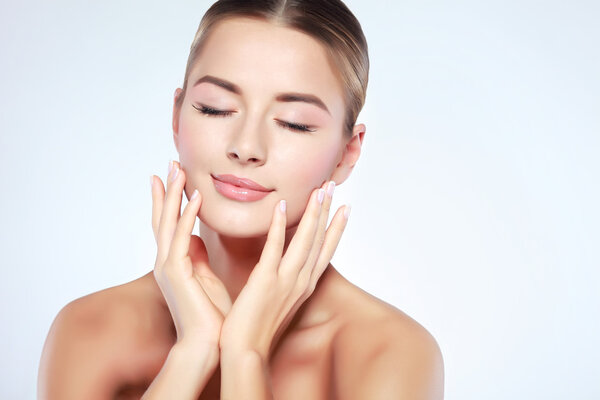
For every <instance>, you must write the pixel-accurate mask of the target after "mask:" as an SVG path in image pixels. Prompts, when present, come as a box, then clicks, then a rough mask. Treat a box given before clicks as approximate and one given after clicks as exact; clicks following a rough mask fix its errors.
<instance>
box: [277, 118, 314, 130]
mask: <svg viewBox="0 0 600 400" xmlns="http://www.w3.org/2000/svg"><path fill="white" fill-rule="evenodd" d="M275 122H277V124H278V125H279V126H282V127H284V128H287V129H291V130H293V131H298V132H314V131H315V130H314V129H311V128H310V126H308V125H303V124H296V123H293V122H286V121H281V120H278V119H276V120H275Z"/></svg>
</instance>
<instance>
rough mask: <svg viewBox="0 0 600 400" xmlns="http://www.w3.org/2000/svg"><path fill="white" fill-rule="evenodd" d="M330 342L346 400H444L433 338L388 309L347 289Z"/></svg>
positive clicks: (353, 288) (358, 291)
mask: <svg viewBox="0 0 600 400" xmlns="http://www.w3.org/2000/svg"><path fill="white" fill-rule="evenodd" d="M347 286H348V289H347V293H345V307H347V310H346V311H347V312H346V313H345V315H346V317H345V319H344V322H343V324H341V326H340V328H339V330H338V332H337V334H336V336H335V338H334V341H333V346H334V364H335V371H336V376H335V382H336V392H337V395H338V397H339V398H344V399H363V398H369V399H375V400H376V399H389V398H395V399H442V398H443V391H444V367H443V360H442V354H441V351H440V348H439V346H438V344H437V342H436V340H435V339H434V338H433V336H432V335H431V334H430V333H429V332H428V331H427V330H426V329H425V328H424V327H423V326H422V325H420V324H419V323H418V322H417V321H415V320H414V319H412V318H411V317H409V316H408V315H407V314H405V313H404V312H402V311H400V310H399V309H397V308H395V307H393V306H392V305H390V304H388V303H386V302H384V301H383V300H380V299H378V298H376V297H374V296H372V295H370V294H368V293H366V292H364V291H363V290H361V289H360V288H358V287H356V286H354V285H352V284H349V285H347Z"/></svg>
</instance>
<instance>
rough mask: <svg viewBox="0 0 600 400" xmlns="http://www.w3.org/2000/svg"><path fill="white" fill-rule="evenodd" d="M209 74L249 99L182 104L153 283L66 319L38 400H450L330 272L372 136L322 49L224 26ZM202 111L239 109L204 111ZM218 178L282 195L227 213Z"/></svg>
mask: <svg viewBox="0 0 600 400" xmlns="http://www.w3.org/2000/svg"><path fill="white" fill-rule="evenodd" d="M205 75H210V76H216V77H219V78H223V79H226V80H227V81H229V82H233V83H235V84H236V85H237V87H238V89H239V90H238V93H232V92H231V91H228V90H225V89H223V88H222V87H219V86H218V85H214V84H212V83H209V82H204V83H201V84H199V85H197V86H195V87H194V86H193V85H190V86H188V89H187V91H186V92H185V93H184V92H183V91H182V90H181V89H177V90H176V92H175V98H174V109H173V133H174V136H173V138H174V142H175V146H176V148H177V151H178V153H179V156H180V157H179V162H177V161H174V162H173V163H171V164H170V170H169V177H168V178H167V179H166V183H167V185H166V189H165V186H164V184H163V182H162V181H161V179H160V178H158V177H157V176H153V177H152V202H153V206H152V228H153V231H154V234H155V239H156V242H157V256H156V262H155V266H154V269H153V270H152V271H150V272H148V273H147V274H145V275H144V276H142V277H140V278H138V279H136V280H134V281H132V282H128V283H126V284H123V285H119V286H115V287H112V288H108V289H105V290H102V291H99V292H96V293H92V294H90V295H87V296H84V297H82V298H79V299H77V300H74V301H72V302H70V303H69V304H67V305H66V306H65V307H64V308H63V309H62V310H61V311H60V312H59V314H58V315H57V317H56V319H55V321H54V322H53V324H52V326H51V328H50V332H49V333H48V338H47V340H46V343H45V345H44V350H43V354H42V358H41V362H40V369H39V380H38V397H39V398H42V399H61V400H62V399H66V400H69V399H83V398H85V399H91V400H94V399H133V398H135V399H139V398H141V397H142V396H143V398H147V399H153V398H161V399H162V398H177V399H196V398H201V399H219V398H221V399H250V400H251V399H265V398H275V399H303V400H304V399H350V400H352V399H375V400H377V399H441V398H442V397H443V380H444V377H443V375H444V374H443V362H442V357H441V353H440V350H439V347H438V346H437V343H436V342H435V340H434V339H433V337H432V336H431V335H430V334H429V333H428V332H427V331H426V330H425V329H424V328H423V327H422V326H421V325H419V324H418V323H417V322H415V321H414V320H412V319H411V318H410V317H408V316H407V315H406V314H404V313H402V312H401V311H400V310H398V309H396V308H395V307H393V306H391V305H389V304H387V303H385V302H383V301H381V300H379V299H377V298H375V297H373V296H371V295H369V294H367V293H366V292H364V291H363V290H361V289H360V288H358V287H356V286H355V285H353V284H352V283H350V282H349V281H347V280H346V279H345V278H344V277H343V276H342V275H340V274H339V273H338V272H337V270H336V269H335V268H334V267H333V266H332V265H331V264H330V260H331V258H332V256H333V254H334V251H335V248H336V247H337V245H338V243H339V241H340V237H341V235H342V232H343V231H344V228H345V226H346V222H347V216H346V215H344V211H346V210H347V209H346V208H345V206H344V207H341V208H340V209H338V210H337V212H336V213H335V215H334V216H333V218H332V220H331V223H330V224H329V226H327V221H328V217H329V214H330V212H329V207H330V205H331V196H332V192H333V189H334V187H335V185H334V184H331V183H330V182H334V183H335V184H338V185H339V184H341V183H342V182H344V181H345V179H346V178H347V177H348V176H349V175H350V172H351V171H352V169H353V167H354V165H355V164H356V161H357V159H358V157H359V155H360V148H361V145H362V142H363V137H364V133H365V127H364V125H362V124H357V125H356V126H355V127H354V130H353V132H352V135H351V137H345V136H342V135H340V132H341V127H342V123H343V110H344V103H343V93H342V90H341V83H340V82H339V81H338V80H337V72H336V70H335V67H334V66H332V65H331V64H330V63H329V60H328V58H327V56H326V52H325V51H324V49H323V47H322V46H321V45H320V44H319V43H318V42H316V41H315V40H314V39H312V38H310V37H309V36H307V35H304V34H301V33H299V32H297V31H294V30H291V29H288V28H284V27H281V26H275V25H273V24H270V23H268V22H265V21H258V20H247V19H233V20H228V21H226V22H223V23H220V24H219V25H217V27H215V29H214V30H213V32H212V33H211V35H210V37H209V38H208V40H207V41H206V43H205V46H204V48H203V50H202V54H201V56H200V58H199V61H198V62H197V64H196V65H195V66H194V68H193V71H192V73H191V75H190V80H189V81H190V82H192V83H193V82H195V81H196V80H197V79H198V78H200V77H202V76H205ZM282 91H283V92H285V91H294V92H301V93H312V94H315V95H317V96H318V97H320V98H321V99H322V100H323V101H324V103H325V104H326V105H327V108H328V112H325V111H323V110H320V109H318V108H317V107H316V106H314V105H309V104H300V103H297V102H295V103H294V102H292V103H289V102H280V101H277V100H275V99H276V96H277V94H279V93H280V92H282ZM179 96H183V101H182V103H181V106H180V107H178V106H176V104H177V103H176V100H177V99H179V98H180V97H179ZM199 104H205V105H208V106H210V107H212V108H213V109H215V110H217V109H218V110H229V111H231V112H230V113H228V114H226V115H225V114H224V115H221V116H215V115H214V114H206V113H203V112H201V111H202V109H201V108H200V109H199V108H197V107H198V106H199ZM282 121H284V122H282ZM285 121H294V122H304V123H306V124H308V125H311V126H313V127H314V130H313V131H311V132H308V133H307V132H299V131H298V130H297V129H296V128H293V127H290V126H289V125H286V124H285ZM211 173H234V174H236V175H238V176H243V177H249V178H251V179H253V180H256V181H257V182H259V183H260V184H262V185H264V186H266V187H268V188H270V189H273V192H272V193H270V194H269V195H268V196H266V197H265V198H264V199H262V200H259V201H255V202H249V203H243V202H237V201H233V200H231V199H226V198H224V197H223V196H222V195H220V194H219V193H217V192H216V191H215V189H214V186H213V183H212V180H211V177H210V174H211ZM196 191H197V193H198V194H197V195H194V193H196ZM184 193H185V194H186V197H187V198H188V199H189V202H188V203H187V205H186V206H185V207H184V209H183V213H182V212H181V204H182V199H183V194H184ZM320 199H321V200H320ZM281 200H285V212H284V211H282V208H283V207H282V206H281ZM196 216H198V217H199V222H200V232H199V235H193V234H192V229H193V226H194V222H195V221H196ZM367 250H368V249H367ZM364 268H396V266H387V265H386V266H380V265H366V266H364ZM401 286H402V285H401V283H399V287H401Z"/></svg>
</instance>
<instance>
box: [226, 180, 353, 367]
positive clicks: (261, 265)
mask: <svg viewBox="0 0 600 400" xmlns="http://www.w3.org/2000/svg"><path fill="white" fill-rule="evenodd" d="M334 187H335V184H334V182H330V183H329V184H328V185H327V188H326V189H325V188H323V187H322V188H320V189H316V190H314V191H313V193H312V194H311V196H310V199H309V201H308V205H307V207H306V210H305V212H304V215H303V216H302V219H301V221H300V224H299V225H298V229H297V230H296V233H295V235H294V237H293V238H292V240H291V242H290V244H289V246H288V248H287V250H286V252H285V255H283V250H284V245H285V234H286V211H285V202H284V201H283V200H282V201H281V202H280V203H279V204H277V206H276V207H275V210H274V212H273V219H272V221H271V226H270V228H269V232H268V234H267V240H266V243H265V247H264V248H263V251H262V253H261V257H260V260H259V262H258V264H257V265H256V266H255V267H254V270H253V271H252V273H251V274H250V276H249V278H248V281H247V283H246V285H245V286H244V287H243V289H242V291H241V292H240V294H239V295H238V297H237V299H236V300H235V302H234V304H233V306H232V308H231V310H230V311H229V313H228V314H227V316H226V318H225V321H224V322H223V326H222V329H221V336H220V342H219V344H220V347H221V353H222V355H227V354H229V355H231V354H234V355H235V354H238V352H244V351H253V352H256V353H258V355H260V356H261V358H262V359H263V360H268V357H269V355H270V351H271V346H272V345H273V344H274V339H278V338H279V335H280V334H281V333H282V332H283V331H284V330H285V328H286V327H287V326H288V324H289V323H290V321H291V320H292V317H293V316H294V314H295V313H296V311H297V310H298V309H299V308H300V306H301V305H302V303H304V301H305V300H306V299H307V298H308V297H309V296H310V295H311V294H312V293H313V291H314V290H315V287H316V285H317V281H318V280H319V278H320V277H321V275H322V274H323V272H324V271H325V269H326V268H327V266H328V265H329V261H330V260H331V258H332V257H333V253H334V252H335V249H336V247H337V245H338V243H339V241H340V238H341V236H342V233H343V231H344V228H345V227H346V222H347V219H348V213H349V211H350V209H349V206H344V207H340V208H339V209H338V210H337V212H336V214H335V216H334V217H333V219H332V221H331V224H330V225H329V228H327V220H328V217H329V208H330V206H331V198H332V195H333V189H334ZM326 228H327V230H326Z"/></svg>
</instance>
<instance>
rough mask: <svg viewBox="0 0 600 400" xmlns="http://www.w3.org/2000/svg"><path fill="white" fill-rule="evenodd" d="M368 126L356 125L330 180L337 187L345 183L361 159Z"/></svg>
mask: <svg viewBox="0 0 600 400" xmlns="http://www.w3.org/2000/svg"><path fill="white" fill-rule="evenodd" d="M366 129H367V128H366V126H365V125H364V124H357V125H354V128H353V129H352V137H351V138H350V140H348V142H347V143H346V146H345V147H344V150H343V152H342V158H341V160H340V161H339V163H338V165H337V166H336V167H335V170H334V171H333V173H332V175H331V178H330V180H332V181H334V182H335V183H336V185H339V184H341V183H342V182H344V181H345V180H346V179H347V178H348V177H349V176H350V173H351V172H352V169H353V168H354V166H355V165H356V162H357V161H358V157H360V149H361V146H362V143H363V139H364V137H365V132H366Z"/></svg>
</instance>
